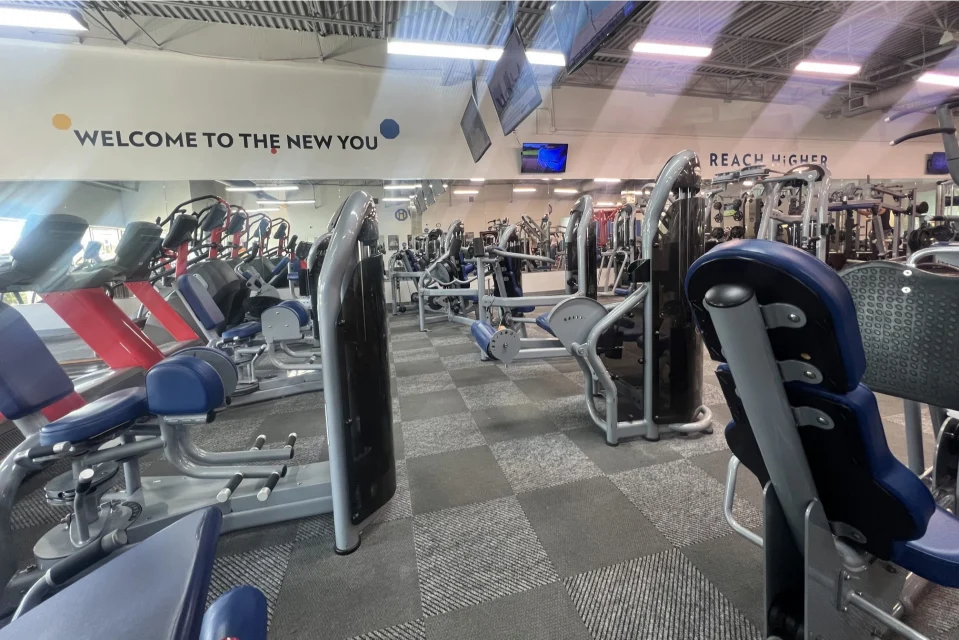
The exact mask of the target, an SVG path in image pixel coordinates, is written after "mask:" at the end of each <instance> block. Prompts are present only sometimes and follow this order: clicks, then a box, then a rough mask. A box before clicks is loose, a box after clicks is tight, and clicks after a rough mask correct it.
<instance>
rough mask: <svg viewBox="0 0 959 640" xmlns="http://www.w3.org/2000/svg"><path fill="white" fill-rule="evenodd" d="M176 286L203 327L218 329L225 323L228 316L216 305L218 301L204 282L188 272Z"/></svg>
mask: <svg viewBox="0 0 959 640" xmlns="http://www.w3.org/2000/svg"><path fill="white" fill-rule="evenodd" d="M176 287H177V291H179V293H180V296H181V297H182V298H183V301H184V302H185V303H186V304H187V305H188V306H189V307H190V309H191V310H192V311H193V313H194V315H196V318H197V320H199V321H200V324H202V325H203V328H205V329H206V330H208V331H216V330H217V329H219V328H220V326H222V325H223V323H224V322H225V320H226V318H224V317H223V312H222V311H220V308H219V307H218V306H216V301H215V300H214V299H213V296H211V295H210V292H209V291H207V290H206V287H204V286H203V283H202V282H200V281H199V280H198V279H197V278H195V277H193V276H191V275H189V274H187V275H182V276H180V277H179V278H177V280H176Z"/></svg>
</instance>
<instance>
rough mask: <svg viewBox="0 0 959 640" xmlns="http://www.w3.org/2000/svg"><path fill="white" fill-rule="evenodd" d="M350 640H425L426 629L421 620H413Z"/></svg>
mask: <svg viewBox="0 0 959 640" xmlns="http://www.w3.org/2000/svg"><path fill="white" fill-rule="evenodd" d="M350 640H426V628H425V624H424V622H423V621H422V620H413V621H411V622H405V623H403V624H398V625H396V626H393V627H388V628H386V629H377V630H376V631H370V632H369V633H364V634H361V635H358V636H353V637H352V638H350Z"/></svg>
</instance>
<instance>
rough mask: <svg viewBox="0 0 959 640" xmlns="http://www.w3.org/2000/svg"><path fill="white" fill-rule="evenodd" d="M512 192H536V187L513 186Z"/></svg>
mask: <svg viewBox="0 0 959 640" xmlns="http://www.w3.org/2000/svg"><path fill="white" fill-rule="evenodd" d="M513 193H536V187H513Z"/></svg>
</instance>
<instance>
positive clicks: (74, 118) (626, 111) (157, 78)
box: [0, 41, 940, 180]
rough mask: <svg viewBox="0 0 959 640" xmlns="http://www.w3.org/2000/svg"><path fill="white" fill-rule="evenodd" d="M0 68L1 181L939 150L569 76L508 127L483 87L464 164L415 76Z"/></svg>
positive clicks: (891, 160) (33, 49)
mask: <svg viewBox="0 0 959 640" xmlns="http://www.w3.org/2000/svg"><path fill="white" fill-rule="evenodd" d="M0 76H2V77H3V78H4V97H5V98H6V100H5V105H4V111H5V112H4V118H3V119H2V120H0V139H3V140H4V142H5V149H6V150H7V152H6V153H4V154H3V155H2V156H0V179H3V178H6V179H23V180H26V179H99V180H118V179H127V180H197V179H213V178H219V179H237V178H244V179H264V178H277V179H296V178H301V179H317V178H328V179H356V178H372V179H382V178H411V179H421V178H423V177H426V176H435V177H467V176H475V175H479V176H485V177H487V178H490V179H494V178H504V179H505V178H515V177H518V176H519V153H518V150H519V147H520V143H521V142H522V141H540V142H550V141H556V142H568V143H569V144H570V160H569V167H568V175H569V176H570V177H573V178H589V177H597V176H610V177H644V178H651V177H653V176H655V175H656V174H657V173H658V171H659V169H660V168H661V167H662V165H663V163H664V162H665V161H666V159H667V158H668V157H669V156H670V155H672V154H673V153H675V152H677V151H679V150H681V149H683V148H691V149H693V150H695V151H697V152H698V153H699V154H700V156H701V157H702V158H703V163H704V174H705V175H707V176H708V175H711V174H712V173H713V172H715V171H718V170H722V167H710V166H709V158H710V157H711V154H716V157H717V158H722V154H723V153H726V154H727V160H728V161H729V163H732V162H733V157H734V156H736V158H738V159H739V161H740V162H742V159H741V158H742V155H743V154H747V153H748V154H750V156H751V157H753V158H754V157H755V154H761V155H762V156H763V161H764V162H765V163H767V164H768V163H771V162H772V160H773V155H774V154H776V155H780V156H783V157H784V158H788V157H789V156H790V155H791V154H796V157H797V160H798V159H800V158H801V156H803V155H806V156H809V157H810V159H811V158H812V156H814V155H815V156H822V155H826V156H827V157H828V165H829V166H830V167H831V169H832V171H833V174H834V176H836V177H840V178H861V177H865V176H866V175H870V176H874V177H881V178H892V179H905V178H917V177H921V176H922V173H923V170H924V166H925V155H926V154H927V153H929V152H931V151H935V150H938V149H940V142H939V141H938V140H936V139H924V140H922V141H917V142H912V143H906V144H904V145H902V146H901V147H897V148H890V147H889V146H888V144H887V143H888V141H889V140H890V139H892V138H894V137H896V136H898V135H900V134H901V133H904V132H906V131H911V130H913V129H915V128H917V126H918V124H917V122H916V121H915V120H911V121H910V120H909V119H903V120H900V121H897V122H895V123H893V124H891V125H887V124H885V123H883V122H882V121H881V114H870V115H866V116H862V117H860V118H854V119H846V118H836V119H833V120H826V119H824V118H822V117H821V116H819V115H818V114H816V113H815V111H814V110H812V109H810V108H808V107H804V106H796V105H785V104H783V105H765V104H755V103H743V102H731V103H728V104H726V103H723V102H722V101H718V100H708V99H699V98H681V97H676V96H664V95H656V96H648V95H646V94H641V93H636V92H628V91H606V90H600V89H584V88H576V87H563V88H560V89H558V90H556V91H555V92H552V93H551V92H550V91H549V90H548V89H547V88H546V87H543V88H542V89H543V99H544V101H543V107H542V109H540V110H539V111H537V112H536V114H535V115H534V116H532V117H530V118H528V119H527V120H526V121H525V122H524V123H523V124H522V125H521V126H520V128H519V129H518V130H517V132H516V135H515V136H509V137H506V136H503V135H502V132H501V131H500V129H499V125H498V122H497V120H496V117H495V114H494V112H493V109H492V105H491V103H490V99H489V93H488V91H486V89H485V87H483V86H482V85H481V88H480V95H481V112H482V114H483V117H484V119H485V121H486V123H487V128H488V129H489V132H490V137H491V138H492V140H493V147H492V148H491V149H490V151H489V152H488V153H487V154H486V156H485V157H484V158H483V159H482V160H481V161H480V163H479V164H478V165H474V164H473V162H472V159H471V158H470V156H469V153H468V150H467V147H466V144H465V142H464V141H463V138H462V134H461V132H460V129H459V120H460V117H461V115H462V112H463V108H464V105H465V103H466V100H467V97H468V95H469V87H468V84H466V83H459V84H455V85H444V84H443V82H442V78H441V77H438V76H434V75H429V74H424V73H415V74H414V73H411V72H407V71H402V70H396V69H393V70H387V71H382V70H363V69H361V68H359V67H357V68H355V69H347V70H344V69H343V68H330V67H329V66H324V65H301V64H287V63H282V62H245V61H242V62H241V61H230V60H220V59H208V58H203V57H196V56H184V55H179V54H173V53H163V52H142V51H128V50H114V49H107V48H97V47H77V46H64V45H41V44H36V43H24V42H15V41H2V42H0ZM94 88H95V90H94ZM238 88H240V89H249V90H244V91H242V92H241V94H238V93H237V92H238ZM238 95H242V98H237V99H236V100H232V101H231V100H228V99H226V98H222V99H221V98H218V96H238ZM184 96H194V97H200V99H184ZM55 114H65V115H67V116H69V117H70V124H69V126H67V128H66V129H64V130H61V129H57V128H55V127H54V125H53V122H52V118H53V116H54V115H55ZM384 119H394V120H395V121H396V122H397V123H399V125H400V135H399V137H397V138H396V139H393V140H387V139H385V138H384V137H383V136H382V135H381V134H380V123H381V122H382V121H383V120H384ZM74 130H78V131H81V132H83V131H95V130H97V131H100V130H107V131H112V132H117V131H119V132H121V134H122V136H123V137H124V140H128V137H129V136H130V134H131V132H133V131H143V132H147V131H154V130H155V131H159V132H169V133H171V134H174V135H175V134H180V133H185V132H194V133H195V134H196V139H197V146H196V147H193V148H176V147H173V148H166V147H160V148H146V147H144V148H134V147H125V148H119V147H117V146H111V147H102V146H96V147H93V146H91V145H90V144H87V145H86V146H82V145H81V144H80V143H79V141H78V139H77V137H76V134H75V133H74ZM203 132H211V133H227V134H230V135H232V136H233V139H234V143H233V146H232V147H230V148H228V149H226V148H220V147H218V146H217V145H216V144H215V143H214V145H213V148H208V147H207V145H206V142H205V139H204V138H203V136H202V133H203ZM254 132H255V133H259V134H275V135H276V141H277V142H278V143H279V147H278V150H277V153H275V154H274V153H271V150H270V149H267V148H249V149H244V148H243V147H242V142H241V138H240V134H241V133H254ZM297 134H310V135H314V134H315V135H318V136H324V135H327V136H332V138H331V141H332V145H331V148H330V149H323V150H319V151H317V150H315V149H314V150H307V149H295V148H289V146H288V144H287V136H288V135H297ZM339 135H342V136H347V137H349V136H359V139H360V140H362V141H363V144H364V147H365V144H366V141H367V139H369V141H370V142H371V143H372V142H373V141H374V140H375V142H376V149H375V150H368V149H366V148H364V149H362V150H353V149H351V148H349V147H347V148H346V149H343V148H341V145H340V143H339V142H338V138H337V136H339ZM114 137H116V134H115V133H114ZM346 139H347V138H344V140H346ZM114 144H115V142H114ZM13 149H15V150H16V153H12V152H10V151H9V150H13ZM781 166H782V165H781Z"/></svg>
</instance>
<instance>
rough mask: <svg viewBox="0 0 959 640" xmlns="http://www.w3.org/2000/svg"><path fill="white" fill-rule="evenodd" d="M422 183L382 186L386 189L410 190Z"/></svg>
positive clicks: (417, 187) (420, 186)
mask: <svg viewBox="0 0 959 640" xmlns="http://www.w3.org/2000/svg"><path fill="white" fill-rule="evenodd" d="M422 187H423V185H421V184H384V185H383V188H384V189H386V190H387V191H403V190H407V191H409V190H412V189H420V188H422Z"/></svg>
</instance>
